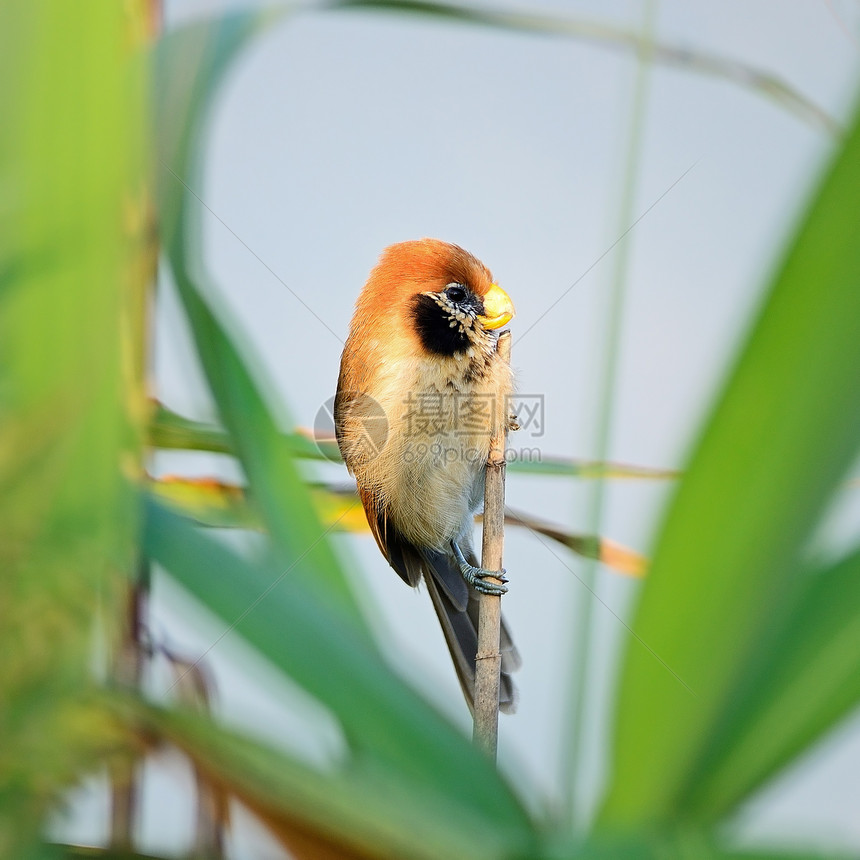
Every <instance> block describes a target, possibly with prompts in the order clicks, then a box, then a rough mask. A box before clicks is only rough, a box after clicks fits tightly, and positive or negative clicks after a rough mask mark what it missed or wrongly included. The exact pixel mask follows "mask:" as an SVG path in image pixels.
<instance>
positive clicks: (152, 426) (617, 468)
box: [149, 403, 680, 480]
mask: <svg viewBox="0 0 860 860" xmlns="http://www.w3.org/2000/svg"><path fill="white" fill-rule="evenodd" d="M281 436H282V440H283V444H284V446H285V447H286V448H288V449H289V450H290V452H291V453H292V454H293V456H294V457H303V458H307V459H310V460H324V461H327V462H339V461H340V450H339V449H338V447H337V442H336V441H335V440H334V439H314V438H313V435H312V434H311V433H310V432H309V431H302V430H298V431H296V432H293V433H282V434H281ZM149 444H150V445H152V446H153V447H155V448H164V449H168V450H188V451H212V452H213V453H216V454H233V453H234V451H233V447H232V445H231V443H230V437H229V436H228V435H227V434H226V433H225V432H224V430H223V429H222V428H220V427H218V426H217V425H214V424H205V423H203V422H200V421H193V420H191V419H189V418H185V417H183V416H182V415H178V414H177V413H176V412H173V411H172V410H170V409H167V408H166V407H165V406H163V405H162V404H160V403H157V404H155V405H154V407H153V414H152V418H151V420H150V423H149ZM507 470H508V471H509V472H515V473H518V474H527V475H550V476H559V477H561V476H568V477H572V478H622V479H633V480H636V479H641V480H669V479H671V478H677V477H679V475H680V472H678V471H677V470H675V469H658V468H653V467H651V466H634V465H629V464H625V463H600V462H595V461H591V460H571V459H569V458H566V457H551V456H546V455H544V454H543V453H541V452H538V453H537V454H536V455H535V457H534V459H530V458H526V459H522V460H520V459H517V458H516V457H513V458H512V459H511V460H510V461H509V462H508V465H507Z"/></svg>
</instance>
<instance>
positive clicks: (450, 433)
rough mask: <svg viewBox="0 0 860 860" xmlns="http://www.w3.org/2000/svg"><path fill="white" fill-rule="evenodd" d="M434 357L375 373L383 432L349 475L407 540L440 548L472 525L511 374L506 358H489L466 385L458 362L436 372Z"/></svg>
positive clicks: (504, 406)
mask: <svg viewBox="0 0 860 860" xmlns="http://www.w3.org/2000/svg"><path fill="white" fill-rule="evenodd" d="M436 364H438V362H415V361H414V359H413V360H412V361H411V362H408V363H405V364H399V365H391V366H390V368H389V372H388V373H385V374H381V375H380V377H379V378H378V380H377V386H376V387H375V389H374V390H373V396H374V398H375V401H376V402H377V403H378V404H379V406H381V407H382V410H383V411H384V413H385V415H386V417H387V420H388V428H387V437H386V439H385V442H384V444H383V445H382V446H381V450H380V451H379V453H378V455H377V456H375V457H374V458H372V460H370V461H369V462H365V463H362V464H361V465H358V466H357V467H355V468H354V474H355V476H356V480H357V481H358V483H359V486H361V487H362V488H363V489H364V490H366V491H369V492H370V493H371V494H372V495H373V497H374V498H375V499H376V500H377V502H378V503H381V506H382V507H384V510H385V514H386V516H387V518H388V519H389V520H390V521H391V523H392V524H393V525H394V526H395V527H396V528H397V529H398V531H399V532H400V533H401V534H402V535H403V536H404V537H405V538H406V539H407V540H409V541H410V542H411V543H413V544H415V545H416V546H420V547H427V548H432V549H439V550H442V549H445V548H446V547H447V546H448V543H449V542H450V541H451V540H452V539H455V538H459V537H460V536H461V535H462V534H463V533H464V532H465V531H467V530H470V529H471V526H472V514H473V513H474V512H475V510H476V509H477V508H478V506H479V505H480V502H481V499H482V498H483V474H484V469H485V466H486V462H487V456H488V454H489V449H490V438H491V436H492V434H493V433H494V432H495V431H496V429H497V428H499V427H500V426H501V424H502V422H503V421H504V417H503V416H505V414H506V398H507V395H508V394H509V392H510V390H511V376H510V369H509V368H508V367H507V365H502V364H498V365H495V364H493V365H491V366H490V368H489V369H488V372H487V374H486V376H485V377H484V378H482V379H481V380H479V381H474V382H471V383H468V384H466V383H465V382H464V381H463V380H462V379H457V378H456V376H455V374H454V373H453V371H454V370H457V368H445V370H446V373H440V372H438V368H437V367H436ZM452 377H454V378H453V380H452ZM452 381H453V382H454V384H452Z"/></svg>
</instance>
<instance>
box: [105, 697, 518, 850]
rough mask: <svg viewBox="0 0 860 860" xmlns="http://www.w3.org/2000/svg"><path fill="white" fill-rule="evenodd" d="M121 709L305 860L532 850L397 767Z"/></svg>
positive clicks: (188, 718)
mask: <svg viewBox="0 0 860 860" xmlns="http://www.w3.org/2000/svg"><path fill="white" fill-rule="evenodd" d="M116 707H117V708H118V710H119V711H120V712H121V713H122V714H123V716H124V719H125V720H128V721H129V722H131V724H132V725H135V724H136V725H137V726H138V727H139V730H140V731H141V732H142V733H143V735H144V737H146V736H152V735H153V734H154V735H155V736H156V737H157V738H158V739H159V740H166V741H168V742H170V743H172V744H173V745H175V746H176V747H178V748H179V749H180V750H182V751H183V752H184V753H186V754H187V755H188V757H189V758H190V759H191V761H192V762H193V763H194V765H195V767H196V768H197V770H198V772H199V773H201V775H202V776H203V778H204V779H205V780H206V781H207V782H208V783H211V784H214V785H216V786H218V787H219V788H220V789H223V790H225V791H228V792H230V793H231V794H233V795H235V796H236V797H238V798H239V799H240V800H241V801H242V802H243V803H244V804H245V805H246V806H247V807H248V808H249V809H251V810H252V811H253V812H255V813H256V814H257V815H259V816H260V818H261V819H262V820H263V821H264V822H265V823H266V824H267V825H268V826H269V827H270V828H271V830H272V831H273V832H274V833H275V834H276V835H277V836H278V837H279V838H280V839H281V840H282V841H283V843H284V845H285V846H286V847H287V848H290V847H293V846H295V847H298V846H301V847H303V848H304V849H305V850H304V851H301V852H299V853H298V856H302V857H307V856H318V855H317V854H316V853H315V852H316V851H322V852H324V853H325V856H331V857H335V856H337V857H380V858H382V857H414V858H416V860H419V858H426V860H437V858H440V857H470V858H476V860H477V858H501V857H509V856H511V851H512V849H514V848H515V847H516V846H517V845H518V844H519V845H522V836H523V834H522V833H517V832H512V828H510V827H506V828H500V827H499V826H498V822H497V821H495V820H492V819H490V818H488V817H486V816H484V815H481V814H479V813H477V812H476V811H475V810H474V808H472V807H471V806H466V805H464V804H462V803H458V802H457V801H456V800H454V799H453V798H452V796H451V794H450V793H449V792H448V791H447V789H442V790H440V789H439V788H438V787H436V788H434V787H431V786H428V785H427V784H426V782H425V781H423V780H419V781H412V780H410V779H408V778H404V777H403V776H402V775H401V774H400V773H398V772H397V771H394V772H392V771H389V770H386V769H382V768H379V767H375V768H374V767H368V766H366V765H367V763H366V762H361V761H359V762H355V763H352V764H350V765H347V766H345V767H343V766H341V767H338V766H335V767H329V768H326V769H325V770H324V771H320V770H317V769H315V768H312V767H309V766H308V765H306V764H303V763H301V762H300V761H298V760H297V759H296V758H294V757H292V756H290V755H289V754H287V753H285V752H281V751H278V750H274V749H272V748H271V747H267V746H263V745H262V744H260V743H259V742H257V741H254V740H252V739H250V738H246V737H242V736H241V735H238V734H235V733H232V732H228V731H226V730H224V729H222V728H219V727H218V726H216V725H215V724H214V723H212V722H211V721H210V720H208V719H206V718H205V717H203V716H201V715H199V714H194V713H190V712H183V711H166V710H162V709H158V708H153V707H150V706H147V705H145V704H143V703H141V702H136V701H134V700H128V699H125V700H120V701H118V702H117V703H116ZM512 837H513V839H514V840H515V841H513V842H512V841H511V839H512ZM309 848H310V849H311V851H308V849H309Z"/></svg>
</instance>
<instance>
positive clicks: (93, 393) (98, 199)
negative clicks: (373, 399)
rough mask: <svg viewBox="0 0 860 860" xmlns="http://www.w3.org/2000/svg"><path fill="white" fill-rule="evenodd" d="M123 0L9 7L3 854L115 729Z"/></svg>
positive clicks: (1, 27)
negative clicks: (108, 682)
mask: <svg viewBox="0 0 860 860" xmlns="http://www.w3.org/2000/svg"><path fill="white" fill-rule="evenodd" d="M131 27H132V20H131V18H130V16H127V13H124V12H123V6H122V4H114V3H104V4H84V5H78V4H68V3H65V2H59V0H58V2H47V0H33V2H29V3H3V4H2V5H0V77H2V80H3V82H4V83H3V86H2V87H0V116H2V117H3V133H2V135H0V572H2V573H0V654H2V659H0V702H2V705H0V737H2V743H0V856H3V857H25V856H29V851H30V850H35V849H34V847H33V846H34V844H35V843H34V840H35V839H36V838H37V836H38V833H39V831H40V829H41V816H42V815H43V813H44V811H45V808H46V806H47V804H48V803H49V802H50V801H52V800H53V799H54V795H55V794H56V793H57V792H58V791H59V790H60V789H61V787H62V786H63V785H65V784H67V783H68V782H69V781H71V780H72V779H74V778H75V776H76V773H77V771H78V769H79V768H81V767H84V766H88V765H91V764H92V762H93V760H94V758H93V757H94V754H95V752H96V750H97V749H98V747H99V745H100V744H102V743H104V741H105V738H104V737H100V736H99V735H100V733H101V729H102V727H101V726H100V725H98V724H97V723H95V722H88V721H87V720H86V719H85V718H84V717H85V715H86V705H85V704H84V698H85V694H86V691H87V689H88V685H90V683H91V667H92V660H93V644H94V641H93V630H94V626H95V616H96V614H97V612H98V610H99V609H102V610H104V612H105V613H106V622H107V628H108V629H110V628H111V627H112V625H113V624H114V623H115V616H113V617H112V613H113V612H114V610H115V609H116V606H117V598H118V596H119V593H120V589H121V584H122V575H123V574H124V573H125V572H126V571H127V570H128V569H129V567H130V565H131V561H132V542H133V538H134V532H135V529H136V520H137V516H136V511H135V508H134V503H133V502H134V500H133V496H132V494H131V492H130V490H129V488H128V486H127V485H126V484H125V482H124V481H123V479H122V477H121V471H120V466H121V465H123V466H125V467H128V466H129V465H130V466H131V468H134V464H135V462H136V460H137V445H136V436H135V433H134V431H133V430H132V427H131V422H130V420H129V418H128V416H127V415H126V414H125V408H126V406H127V405H129V404H127V403H126V402H125V401H124V398H123V383H124V382H126V381H127V380H124V379H123V377H122V374H121V368H122V367H123V361H124V359H125V358H126V357H127V356H126V354H125V353H124V352H123V349H122V344H121V342H120V332H121V329H122V328H123V326H124V325H126V324H127V323H128V318H127V317H125V316H124V313H125V303H126V295H125V293H127V292H129V291H131V289H133V288H136V287H137V284H136V282H135V272H136V262H137V258H136V256H135V251H134V245H133V242H134V241H139V239H140V237H139V235H133V231H132V229H130V225H129V221H133V220H134V219H133V217H132V218H130V217H129V216H130V215H132V214H133V213H134V212H135V211H136V210H138V209H142V208H144V206H143V204H144V203H145V201H143V200H141V199H139V197H136V196H135V194H140V190H139V189H141V188H142V187H144V185H143V170H142V161H141V140H142V129H143V118H144V103H143V97H142V96H143V91H142V82H141V81H142V79H141V75H140V71H141V70H140V69H139V68H136V67H135V66H134V65H133V63H132V60H131V51H130V50H129V47H128V46H129V41H130V32H129V31H130V30H131Z"/></svg>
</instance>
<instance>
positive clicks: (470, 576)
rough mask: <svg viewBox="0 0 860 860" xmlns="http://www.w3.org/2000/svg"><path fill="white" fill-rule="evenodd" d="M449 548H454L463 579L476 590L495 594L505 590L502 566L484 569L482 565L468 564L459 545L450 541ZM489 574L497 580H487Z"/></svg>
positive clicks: (503, 592)
mask: <svg viewBox="0 0 860 860" xmlns="http://www.w3.org/2000/svg"><path fill="white" fill-rule="evenodd" d="M451 548H452V549H453V550H454V555H455V556H456V558H457V564H459V565H460V573H461V574H462V575H463V579H465V580H466V582H468V583H469V585H471V586H472V587H473V588H474V589H475V590H476V591H480V592H481V593H482V594H495V595H497V596H501V595H503V594H505V593H506V592H507V590H508V587H507V586H506V585H504V583H505V582H507V581H508V578H507V577H506V576H505V569H504V568H502V569H501V570H484V568H483V567H475V565H474V564H469V562H468V561H466V559H465V558H464V557H463V553H462V552H461V551H460V547H458V546H457V542H456V541H451ZM490 576H491V577H493V578H494V579H498V580H499V582H498V583H496V582H487V577H490Z"/></svg>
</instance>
